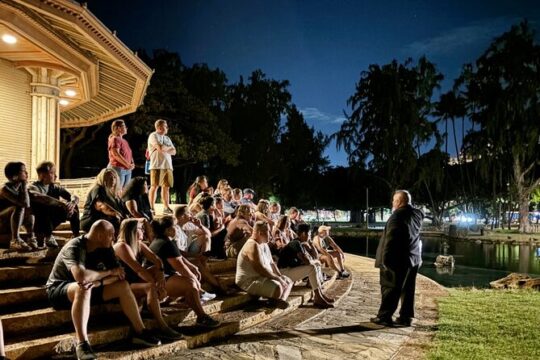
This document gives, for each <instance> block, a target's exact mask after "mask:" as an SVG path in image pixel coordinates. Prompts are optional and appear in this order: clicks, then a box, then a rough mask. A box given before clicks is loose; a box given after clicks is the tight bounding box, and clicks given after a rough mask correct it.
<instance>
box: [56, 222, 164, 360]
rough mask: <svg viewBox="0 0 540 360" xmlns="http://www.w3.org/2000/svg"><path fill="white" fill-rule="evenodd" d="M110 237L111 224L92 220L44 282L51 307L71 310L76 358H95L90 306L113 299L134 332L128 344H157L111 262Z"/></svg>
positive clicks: (68, 244)
mask: <svg viewBox="0 0 540 360" xmlns="http://www.w3.org/2000/svg"><path fill="white" fill-rule="evenodd" d="M113 238H114V228H113V226H112V224H111V223H109V222H108V221H105V220H98V221H96V222H95V223H94V224H93V225H92V227H91V228H90V231H89V232H88V234H87V235H83V236H80V237H77V238H75V239H72V240H70V241H69V242H68V243H67V244H66V245H65V246H64V247H63V248H62V250H61V251H60V253H59V254H58V256H57V257H56V260H55V262H54V266H53V268H52V271H51V274H50V275H49V279H48V280H47V296H48V298H49V301H50V302H51V304H52V306H53V308H55V309H57V310H60V309H71V318H72V321H73V326H74V327H75V337H76V339H77V348H76V353H77V358H78V359H96V355H95V354H94V352H93V350H92V348H91V347H90V343H89V342H88V332H87V325H88V318H89V315H90V305H91V304H99V303H103V302H106V301H109V300H112V299H116V298H118V299H119V301H120V306H121V307H122V311H123V312H124V314H125V315H126V316H127V318H128V319H129V321H130V323H131V325H132V327H133V330H134V332H135V333H134V335H133V338H132V342H133V343H134V344H143V345H147V346H157V345H160V344H161V341H160V340H159V339H157V338H156V337H154V336H153V335H151V334H150V332H149V331H148V330H147V329H145V326H144V324H143V322H142V319H141V316H140V314H139V309H138V307H137V301H136V299H135V296H134V295H133V292H132V291H131V289H130V286H129V283H128V282H127V281H126V280H125V278H124V277H125V272H124V269H123V268H122V267H120V266H119V265H118V262H116V260H115V259H116V258H115V257H114V251H113V249H112V241H113Z"/></svg>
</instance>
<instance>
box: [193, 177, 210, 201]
mask: <svg viewBox="0 0 540 360" xmlns="http://www.w3.org/2000/svg"><path fill="white" fill-rule="evenodd" d="M201 192H205V193H209V194H210V195H212V194H211V193H210V188H209V187H208V178H207V177H206V176H204V175H201V176H197V178H195V181H194V182H193V184H191V185H190V186H189V188H188V190H187V200H188V205H190V204H191V203H192V202H193V201H194V199H195V197H196V196H197V195H199V194H200V193H201Z"/></svg>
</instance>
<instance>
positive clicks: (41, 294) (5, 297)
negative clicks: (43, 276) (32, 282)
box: [0, 286, 47, 312]
mask: <svg viewBox="0 0 540 360" xmlns="http://www.w3.org/2000/svg"><path fill="white" fill-rule="evenodd" d="M46 300H47V293H46V291H45V286H28V287H22V288H17V289H6V290H0V309H2V310H0V312H3V310H4V309H7V307H8V306H9V307H18V306H24V305H26V304H32V305H37V304H43V303H44V302H45V301H46Z"/></svg>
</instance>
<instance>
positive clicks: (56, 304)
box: [47, 281, 105, 310]
mask: <svg viewBox="0 0 540 360" xmlns="http://www.w3.org/2000/svg"><path fill="white" fill-rule="evenodd" d="M70 284H74V283H73V282H69V281H60V282H56V283H54V284H52V285H51V286H49V287H48V288H47V297H48V298H49V302H50V303H51V305H52V307H53V309H55V310H69V309H71V301H69V297H68V288H69V285H70ZM103 303H105V300H103V286H98V287H94V288H92V296H91V298H90V304H92V305H98V304H103Z"/></svg>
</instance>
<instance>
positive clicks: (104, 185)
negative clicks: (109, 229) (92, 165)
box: [81, 169, 129, 233]
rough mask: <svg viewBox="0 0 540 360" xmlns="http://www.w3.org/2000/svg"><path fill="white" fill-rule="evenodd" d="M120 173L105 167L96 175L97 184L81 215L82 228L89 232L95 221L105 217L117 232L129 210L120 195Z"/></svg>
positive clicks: (91, 191) (89, 195)
mask: <svg viewBox="0 0 540 360" xmlns="http://www.w3.org/2000/svg"><path fill="white" fill-rule="evenodd" d="M119 193H120V188H119V180H118V174H117V173H116V171H115V170H114V169H103V170H101V171H100V173H99V174H98V176H97V177H96V184H95V185H94V187H93V188H92V189H90V192H89V193H88V197H87V198H86V203H85V204H84V212H83V215H82V217H81V228H82V229H83V230H84V231H86V232H88V230H90V227H91V226H92V224H93V223H95V222H96V221H97V220H100V219H104V220H107V221H109V222H110V223H111V224H113V226H114V229H115V231H116V233H118V230H119V229H120V223H121V222H122V220H123V219H125V218H127V217H129V212H128V211H127V209H126V208H125V206H124V203H123V201H122V199H120V197H119Z"/></svg>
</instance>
